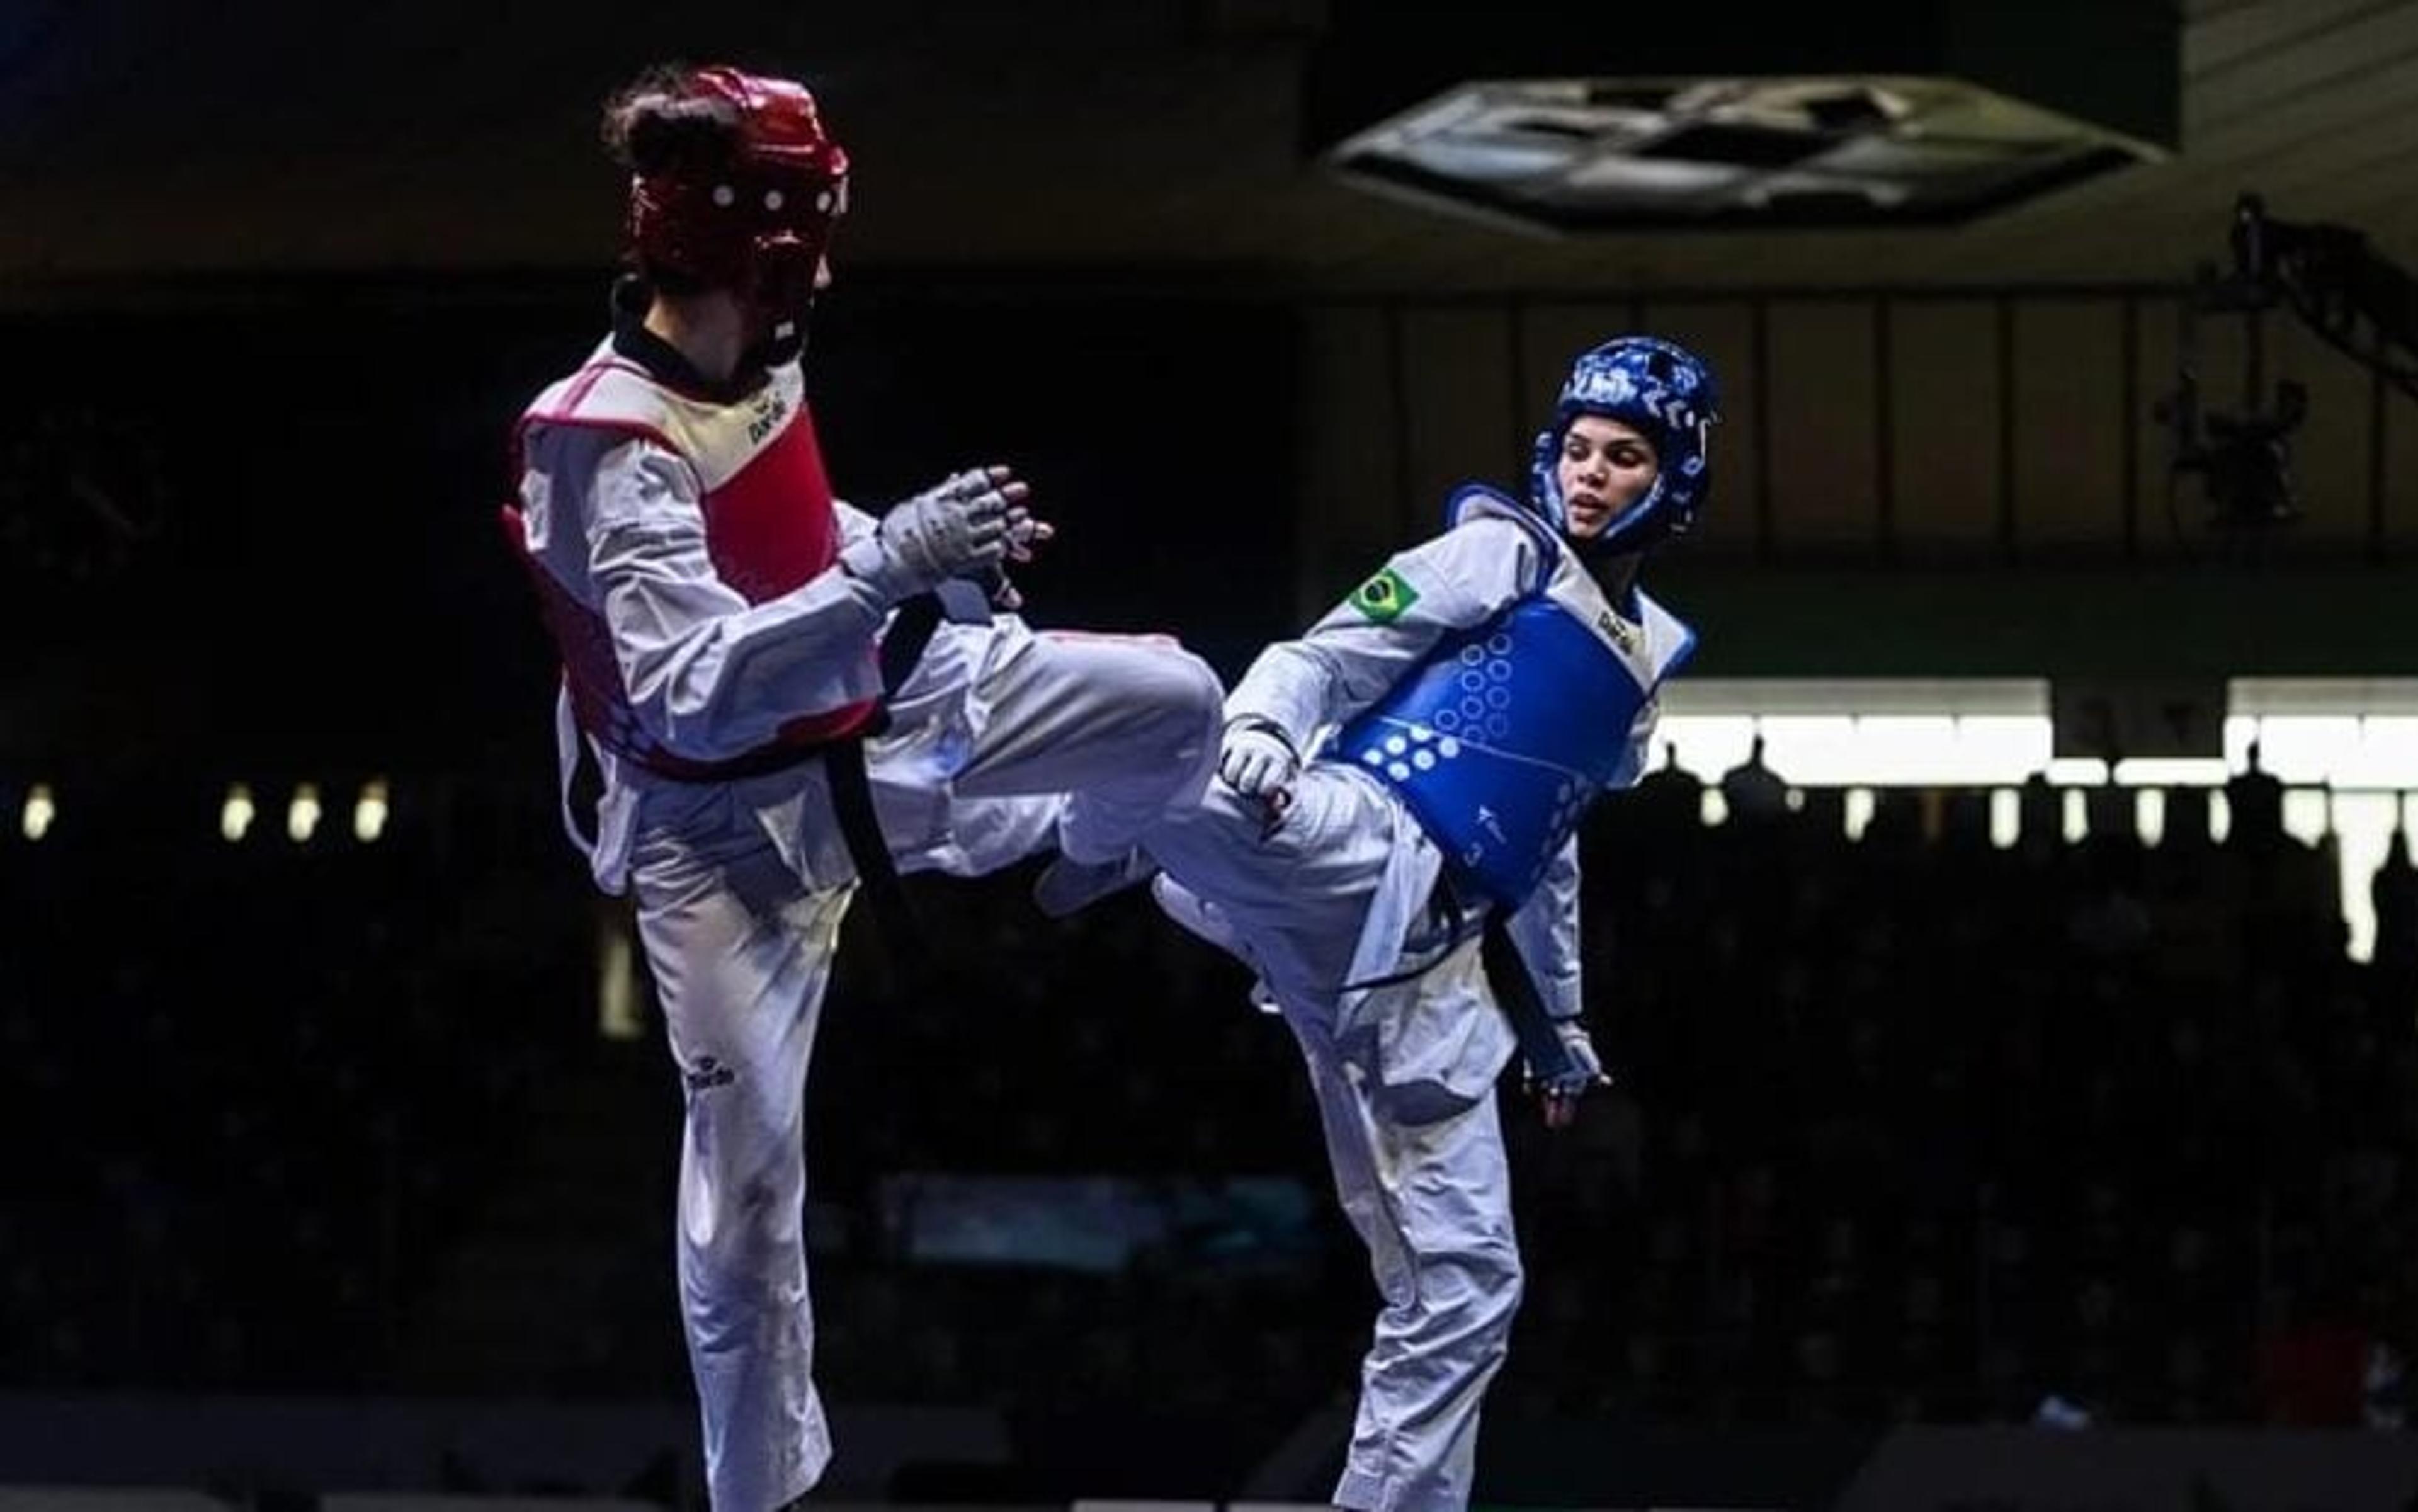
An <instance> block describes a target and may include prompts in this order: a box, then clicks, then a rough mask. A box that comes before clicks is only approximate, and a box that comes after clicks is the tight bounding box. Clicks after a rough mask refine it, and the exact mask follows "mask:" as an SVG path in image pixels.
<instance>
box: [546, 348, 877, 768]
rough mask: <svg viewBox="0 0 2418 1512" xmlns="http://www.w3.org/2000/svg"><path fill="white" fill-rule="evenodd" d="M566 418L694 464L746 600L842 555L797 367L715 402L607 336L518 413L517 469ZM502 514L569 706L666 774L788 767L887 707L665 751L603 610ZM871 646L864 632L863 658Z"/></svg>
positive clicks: (784, 588) (728, 578) (837, 712)
mask: <svg viewBox="0 0 2418 1512" xmlns="http://www.w3.org/2000/svg"><path fill="white" fill-rule="evenodd" d="M557 425H573V426H581V427H586V428H589V429H593V430H602V431H607V432H611V433H614V434H616V435H628V436H632V437H637V438H642V439H645V440H647V441H650V442H652V443H654V444H655V445H657V446H660V447H662V448H664V449H665V450H666V451H670V452H672V453H674V454H675V455H677V456H679V457H681V458H682V459H683V460H685V461H686V462H687V463H688V464H689V465H690V466H693V467H695V468H696V473H697V478H698V480H699V481H700V482H701V483H702V485H703V489H704V493H703V497H702V499H701V500H700V502H699V508H700V510H701V511H702V512H703V515H704V525H705V545H706V555H707V556H708V557H709V558H711V560H712V563H713V571H714V575H715V576H717V577H719V578H720V579H721V580H722V581H723V582H724V583H726V584H728V585H729V587H730V588H732V590H733V591H735V592H737V593H738V594H739V595H740V596H741V597H742V598H743V599H745V600H746V601H747V602H748V603H764V602H765V601H767V600H769V599H774V598H778V597H779V596H780V595H782V594H784V593H788V592H789V591H791V590H792V589H795V588H800V587H803V585H804V584H805V583H807V582H808V581H810V580H811V579H813V578H814V577H816V576H818V575H819V574H820V573H823V572H824V571H826V570H827V569H829V568H830V566H831V565H832V563H833V562H834V561H835V560H837V559H838V556H839V517H838V514H837V512H835V511H834V508H833V505H832V491H831V480H830V479H829V477H828V476H826V474H825V473H824V471H823V459H822V450H821V448H820V447H819V445H818V444H817V443H816V440H815V428H814V420H813V418H812V417H811V416H810V415H809V414H808V413H807V411H806V406H805V397H804V380H803V376H802V375H801V374H800V372H799V369H798V366H797V364H796V363H789V364H787V365H785V366H783V367H781V368H779V369H776V370H775V371H774V373H773V376H772V378H771V379H770V380H769V381H768V382H767V383H766V384H765V385H764V386H763V387H762V388H761V389H758V390H757V391H756V392H755V393H753V394H751V395H749V396H748V397H746V398H745V399H742V400H740V401H738V402H736V403H734V404H720V403H716V402H714V401H712V400H707V399H700V398H697V397H695V396H693V395H689V394H683V393H681V392H679V391H677V390H675V389H667V388H666V387H665V386H664V385H662V384H661V383H658V382H657V381H656V380H655V379H654V378H652V377H650V375H649V374H647V372H646V370H645V369H643V368H641V367H639V366H638V365H637V364H635V363H634V362H631V361H629V360H627V359H623V358H620V357H617V356H615V355H614V354H613V352H612V349H611V347H610V344H607V345H606V346H605V347H604V348H601V349H599V350H598V352H597V353H596V354H595V355H594V356H593V357H591V358H589V360H588V363H587V365H586V366H585V367H582V368H581V369H580V370H579V371H578V372H576V373H574V374H572V375H571V376H570V377H568V378H566V379H564V380H563V381H561V382H560V383H558V384H556V385H555V386H554V387H552V388H550V389H547V390H546V391H545V392H544V393H543V394H541V395H539V396H538V399H537V402H536V403H535V404H533V405H530V406H529V408H528V413H526V414H524V415H523V416H522V417H521V420H520V424H519V425H518V426H517V427H516V428H515V429H514V431H513V451H514V460H515V464H516V466H517V464H518V463H519V460H520V458H521V457H522V456H524V455H525V454H526V451H527V449H528V444H529V441H530V439H531V436H532V433H534V432H536V431H538V430H540V429H542V428H543V427H548V426H557ZM503 515H504V521H503V523H504V528H505V532H506V534H507V535H508V536H509V537H510V539H511V540H512V542H513V546H514V548H515V550H516V551H517V553H518V554H519V556H520V557H521V558H522V560H523V561H524V562H526V563H527V564H528V568H529V570H530V575H531V577H532V578H533V579H534V580H535V582H536V583H537V587H538V596H539V601H540V604H541V607H542V608H543V613H544V616H545V622H546V629H547V630H548V631H549V632H550V633H551V634H553V636H554V640H555V644H556V646H557V648H558V649H559V650H560V652H561V655H562V666H563V679H564V681H565V683H566V685H567V686H568V687H569V689H570V692H571V706H572V712H573V714H574V717H576V718H577V720H578V722H579V726H580V728H581V729H583V730H585V731H587V732H588V734H589V737H590V738H592V739H593V740H594V741H596V742H597V743H598V744H599V745H602V746H603V747H605V749H606V750H608V751H611V752H613V753H614V754H615V755H617V756H621V757H623V758H625V759H627V760H631V761H635V762H637V763H638V764H639V765H641V766H644V767H646V768H648V769H650V770H651V771H659V772H662V773H664V774H665V775H666V776H672V777H681V778H688V779H693V780H694V779H707V780H711V779H717V778H725V777H736V776H743V775H747V774H749V773H751V772H756V771H768V770H772V769H773V768H776V767H779V766H784V765H787V764H788V763H789V762H791V761H793V760H795V759H797V758H798V757H799V756H802V755H803V753H804V752H806V751H808V750H811V749H812V748H814V747H815V746H818V745H822V744H827V743H829V742H830V741H835V740H838V739H841V738H843V737H845V736H849V735H852V734H855V733H857V732H858V731H860V730H862V729H864V728H865V726H866V725H869V724H870V723H872V721H873V719H874V717H875V715H876V713H877V711H878V707H879V706H878V704H877V703H876V701H875V700H873V699H870V698H868V699H865V700H863V701H861V702H857V703H852V704H848V705H844V706H842V707H841V708H838V709H833V710H824V711H822V712H820V713H815V714H807V715H803V716H802V717H800V718H797V719H793V720H790V721H789V722H788V723H787V724H785V725H782V726H781V729H780V733H779V734H778V735H777V736H775V737H774V738H773V741H770V742H768V743H767V744H765V745H763V746H761V747H758V749H757V750H754V751H750V752H748V753H747V754H746V755H744V756H737V757H734V758H732V759H730V760H727V761H696V760H691V759H689V758H687V757H683V756H676V755H674V754H673V753H671V752H670V751H668V750H666V749H665V748H664V747H663V746H662V745H661V744H659V743H658V742H656V741H653V740H652V739H650V737H649V736H648V735H647V733H646V731H645V730H644V729H642V728H641V727H640V725H639V724H638V720H637V716H636V715H635V712H634V711H633V710H632V709H631V707H630V697H629V693H628V690H627V689H626V688H625V687H624V686H623V684H622V681H621V668H620V662H619V661H618V660H616V658H615V657H614V654H613V637H612V631H611V629H610V628H609V627H608V626H607V625H606V623H605V617H604V615H603V614H601V613H600V612H598V611H597V610H595V609H593V608H590V607H589V605H587V604H585V603H581V602H579V600H577V599H576V598H574V597H573V595H572V594H571V592H570V590H569V589H567V588H564V587H563V586H562V584H561V583H560V582H559V581H558V580H557V579H556V577H555V576H554V574H553V573H550V572H548V571H546V569H545V566H544V564H543V563H542V562H540V561H539V560H538V559H537V558H536V557H534V556H533V555H532V554H531V553H530V551H529V549H528V530H527V527H526V524H525V522H524V521H523V519H522V517H521V512H520V509H519V507H518V506H517V505H516V504H515V505H507V506H505V508H504V511H503ZM874 654H875V653H874V647H873V645H872V643H871V642H870V641H868V642H867V643H866V645H865V651H864V656H865V662H866V664H867V665H868V666H871V665H872V664H873V663H874Z"/></svg>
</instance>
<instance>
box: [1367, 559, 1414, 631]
mask: <svg viewBox="0 0 2418 1512" xmlns="http://www.w3.org/2000/svg"><path fill="white" fill-rule="evenodd" d="M1418 602H1419V590H1418V589H1416V588H1413V587H1411V585H1410V584H1409V583H1408V582H1407V581H1405V580H1404V578H1403V577H1402V574H1401V573H1398V572H1396V571H1394V570H1393V569H1392V568H1390V567H1388V568H1386V569H1385V571H1384V572H1382V573H1378V574H1377V575H1376V576H1374V577H1372V578H1370V579H1369V581H1367V582H1366V583H1363V584H1361V585H1360V586H1359V587H1358V588H1354V589H1353V590H1352V607H1354V609H1357V610H1359V611H1360V613H1361V615H1362V617H1363V618H1365V619H1368V620H1369V621H1370V623H1371V624H1379V625H1390V624H1392V623H1393V622H1394V621H1395V620H1397V619H1400V618H1401V617H1402V611H1403V610H1405V609H1407V608H1409V607H1410V606H1411V605H1412V604H1414V603H1418Z"/></svg>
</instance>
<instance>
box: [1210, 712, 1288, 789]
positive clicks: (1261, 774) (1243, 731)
mask: <svg viewBox="0 0 2418 1512" xmlns="http://www.w3.org/2000/svg"><path fill="white" fill-rule="evenodd" d="M1300 770H1301V757H1300V756H1298V755H1296V754H1295V753H1294V751H1293V742H1292V741H1288V740H1286V739H1285V737H1284V732H1283V731H1282V730H1279V729H1278V728H1277V727H1276V725H1273V724H1271V723H1270V722H1269V721H1267V720H1264V719H1258V718H1253V717H1250V716H1245V717H1243V718H1241V719H1237V720H1235V721H1233V722H1232V724H1230V725H1227V726H1226V738H1225V740H1224V741H1222V742H1221V743H1220V744H1219V746H1218V748H1217V775H1218V776H1219V777H1221V778H1223V779H1224V780H1225V783H1226V786H1227V787H1232V789H1234V791H1236V792H1238V793H1240V794H1242V795H1243V796H1244V797H1245V798H1257V799H1262V800H1265V801H1274V800H1275V799H1276V798H1277V795H1278V794H1280V793H1283V792H1285V791H1286V790H1287V789H1288V788H1290V787H1292V786H1293V776H1294V774H1295V773H1296V772H1298V771H1300Z"/></svg>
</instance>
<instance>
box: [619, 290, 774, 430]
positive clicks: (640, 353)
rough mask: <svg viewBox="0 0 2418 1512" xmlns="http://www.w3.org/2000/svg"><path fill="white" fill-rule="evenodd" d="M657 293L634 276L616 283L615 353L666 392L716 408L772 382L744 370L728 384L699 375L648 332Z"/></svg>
mask: <svg viewBox="0 0 2418 1512" xmlns="http://www.w3.org/2000/svg"><path fill="white" fill-rule="evenodd" d="M653 299H654V291H653V290H651V289H650V288H649V287H648V286H647V282H646V280H644V279H642V278H640V277H638V276H637V275H636V274H635V273H630V274H624V275H623V276H622V277H620V278H619V279H617V280H615V281H614V283H613V351H614V354H615V355H616V356H618V357H620V358H623V359H627V360H629V361H632V362H635V363H636V364H638V366H640V367H642V368H644V369H646V370H647V374H648V376H650V377H651V378H653V379H654V380H655V381H656V382H657V383H660V384H662V385H663V386H664V387H666V388H667V389H677V390H679V391H680V392H681V393H684V394H688V395H691V396H693V397H695V398H698V399H704V400H708V401H711V402H712V403H713V404H717V405H730V404H736V403H738V402H739V401H740V400H742V399H744V398H746V397H747V396H748V395H749V394H752V393H754V392H755V391H756V390H757V389H761V388H762V387H764V385H765V384H766V383H767V382H769V381H770V380H771V378H772V374H769V373H767V372H765V371H764V370H763V369H761V368H746V369H742V370H741V372H740V373H739V374H736V375H734V376H733V377H732V378H731V379H730V380H729V381H728V382H724V383H717V382H715V381H714V380H713V379H712V378H709V377H707V376H706V375H705V374H702V373H700V372H698V371H697V367H696V363H694V362H692V361H690V360H689V359H688V358H687V357H686V356H685V355H683V354H682V353H681V349H680V348H679V347H677V346H674V345H673V344H671V343H669V342H667V341H666V340H664V339H663V338H662V337H660V336H658V335H656V334H655V333H654V332H653V331H650V330H649V329H648V328H647V307H648V305H649V304H650V303H651V302H653Z"/></svg>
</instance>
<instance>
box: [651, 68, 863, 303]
mask: <svg viewBox="0 0 2418 1512" xmlns="http://www.w3.org/2000/svg"><path fill="white" fill-rule="evenodd" d="M679 98H680V99H681V100H682V101H683V102H686V101H694V102H696V103H697V104H700V105H704V106H705V107H706V108H707V109H708V110H709V111H710V112H711V114H712V115H714V116H715V117H716V118H717V119H721V120H724V121H726V122H729V123H732V124H734V125H735V127H736V135H735V138H734V140H733V141H732V143H731V145H730V150H729V152H728V153H727V156H721V157H720V158H719V160H714V159H712V158H708V159H702V160H701V159H699V158H698V157H696V156H695V155H691V154H678V155H675V156H674V157H673V159H672V160H670V161H668V162H666V163H663V164H661V165H659V166H658V167H657V168H656V169H655V171H654V172H652V173H647V172H640V173H637V174H635V175H634V176H632V178H631V180H630V214H629V226H628V232H629V238H630V244H631V246H632V247H633V248H635V250H636V251H637V252H638V253H639V255H640V256H641V257H643V258H644V259H645V260H646V262H647V263H648V265H649V266H650V267H656V268H662V269H667V270H670V271H673V272H678V273H681V274H685V275H687V276H688V277H690V278H693V279H696V281H698V282H699V283H704V284H707V285H710V286H713V287H719V288H727V289H729V290H731V291H733V292H734V293H737V294H739V295H740V296H741V297H742V298H744V299H746V300H747V302H748V303H749V304H750V305H752V306H754V307H755V308H756V310H757V311H758V313H759V314H760V315H761V316H762V317H764V318H765V320H766V321H767V323H768V324H769V326H770V327H771V329H770V331H769V334H770V336H771V337H772V338H773V340H774V341H776V342H778V341H783V340H791V339H795V338H796V337H797V336H799V335H800V334H801V332H800V331H799V329H798V324H799V323H800V322H801V321H802V320H803V316H804V313H805V310H806V306H807V304H808V302H809V301H810V300H811V299H812V298H813V297H814V287H815V270H816V268H817V267H819V266H820V264H821V262H822V258H823V254H824V252H826V251H828V250H829V248H830V246H831V238H832V232H833V229H834V227H835V226H836V225H837V224H838V223H839V219H840V217H841V216H842V215H844V214H846V213H847V210H848V153H847V152H846V151H845V150H843V149H842V148H841V146H840V145H839V144H838V143H837V142H834V141H833V140H832V137H831V134H830V132H828V131H826V130H824V129H823V121H822V113H821V112H820V111H819V109H817V108H816V105H815V97H814V96H813V95H812V94H811V93H809V92H808V91H807V89H806V87H805V86H804V85H803V84H798V83H795V82H794V81H791V80H788V79H771V78H766V77H763V76H762V75H759V74H751V73H742V72H741V71H740V70H739V69H732V68H707V69H696V70H695V71H694V72H692V73H690V74H688V75H687V76H686V77H685V78H683V79H682V80H681V83H680V94H679Z"/></svg>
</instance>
